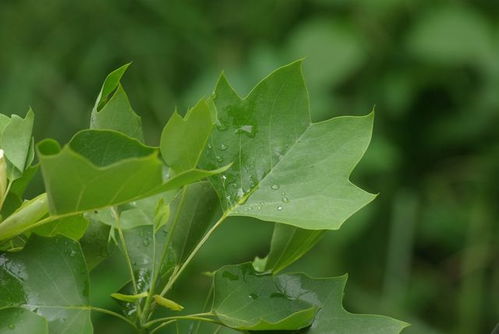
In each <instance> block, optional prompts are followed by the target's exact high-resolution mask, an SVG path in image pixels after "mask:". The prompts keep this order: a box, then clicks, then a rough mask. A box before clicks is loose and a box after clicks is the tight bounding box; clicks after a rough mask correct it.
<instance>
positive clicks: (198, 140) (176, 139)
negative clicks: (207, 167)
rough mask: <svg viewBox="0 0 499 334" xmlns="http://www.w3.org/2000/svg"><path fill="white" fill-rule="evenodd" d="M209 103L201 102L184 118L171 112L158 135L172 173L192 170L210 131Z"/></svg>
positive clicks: (164, 157) (163, 154)
mask: <svg viewBox="0 0 499 334" xmlns="http://www.w3.org/2000/svg"><path fill="white" fill-rule="evenodd" d="M212 127H213V125H212V121H211V113H210V107H209V105H208V101H207V100H205V99H203V100H201V101H199V103H198V104H197V105H196V106H194V108H192V109H190V110H189V111H188V112H187V114H186V115H185V117H184V118H182V116H180V115H179V114H177V112H174V113H173V115H172V116H171V117H170V120H169V121H168V123H167V124H166V126H165V127H164V129H163V132H162V134H161V146H160V147H161V155H162V156H163V159H165V161H166V163H167V165H168V166H170V168H171V169H172V170H173V171H175V173H181V172H183V171H186V170H189V169H192V168H195V167H196V166H197V164H198V161H199V158H200V157H201V153H202V152H203V149H204V147H205V145H206V142H207V141H208V137H209V136H210V134H211V130H212Z"/></svg>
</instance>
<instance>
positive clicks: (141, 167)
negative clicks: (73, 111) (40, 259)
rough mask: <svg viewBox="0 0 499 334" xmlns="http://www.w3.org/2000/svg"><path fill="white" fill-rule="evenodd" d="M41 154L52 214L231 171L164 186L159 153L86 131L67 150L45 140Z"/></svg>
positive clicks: (117, 136) (199, 173)
mask: <svg viewBox="0 0 499 334" xmlns="http://www.w3.org/2000/svg"><path fill="white" fill-rule="evenodd" d="M38 154H39V158H40V165H41V169H42V175H43V178H44V182H45V187H46V189H47V195H48V199H49V205H50V212H51V214H53V215H61V214H66V213H79V212H83V211H87V210H92V209H100V208H105V207H108V206H112V205H118V204H123V203H126V202H130V201H133V200H138V199H141V198H144V197H148V196H152V195H154V194H158V193H162V192H166V191H169V190H175V189H178V188H181V187H182V186H184V185H186V184H189V183H193V182H196V181H199V180H200V179H203V178H206V177H208V176H210V175H214V174H217V173H220V172H222V171H224V170H226V169H227V168H228V166H227V167H223V168H221V169H218V170H213V171H205V170H199V169H191V170H189V171H186V172H184V173H181V174H178V175H175V176H174V177H173V178H171V179H168V180H167V181H166V182H163V164H162V162H161V161H160V160H159V159H158V156H157V155H158V152H157V150H156V149H155V148H152V147H149V146H145V145H143V144H141V143H140V142H138V141H137V140H135V139H132V138H130V137H127V136H125V135H123V134H121V133H119V132H116V131H112V130H84V131H81V132H79V133H78V134H76V135H75V136H74V137H73V139H72V140H71V141H70V143H69V144H68V145H66V146H64V147H63V148H62V149H61V148H60V146H59V144H58V143H57V142H55V141H54V140H44V141H42V142H41V143H39V144H38Z"/></svg>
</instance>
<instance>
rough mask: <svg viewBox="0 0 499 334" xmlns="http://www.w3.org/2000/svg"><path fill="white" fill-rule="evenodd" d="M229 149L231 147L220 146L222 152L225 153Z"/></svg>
mask: <svg viewBox="0 0 499 334" xmlns="http://www.w3.org/2000/svg"><path fill="white" fill-rule="evenodd" d="M228 148H229V147H228V146H227V145H225V144H222V145H220V151H225V150H227V149H228Z"/></svg>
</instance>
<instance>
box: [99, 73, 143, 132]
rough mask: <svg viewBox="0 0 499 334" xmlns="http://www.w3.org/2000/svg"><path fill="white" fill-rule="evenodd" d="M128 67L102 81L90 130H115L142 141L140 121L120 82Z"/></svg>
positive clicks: (110, 74)
mask: <svg viewBox="0 0 499 334" xmlns="http://www.w3.org/2000/svg"><path fill="white" fill-rule="evenodd" d="M128 66H130V64H126V65H123V66H121V67H120V68H118V69H116V70H114V71H113V72H111V73H109V75H108V76H107V77H106V79H105V80H104V83H103V85H102V88H101V90H100V92H99V95H98V96H97V100H96V101H95V106H94V108H93V109H92V115H91V118H90V128H91V129H109V130H116V131H119V132H122V133H124V134H126V135H128V136H130V137H132V138H136V139H138V140H140V141H143V140H144V135H143V133H142V121H141V119H140V116H139V115H137V114H136V113H135V112H134V111H133V109H132V107H131V105H130V101H128V96H127V94H126V92H125V90H124V89H123V86H122V85H121V82H120V80H121V77H122V76H123V74H125V72H126V70H127V69H128Z"/></svg>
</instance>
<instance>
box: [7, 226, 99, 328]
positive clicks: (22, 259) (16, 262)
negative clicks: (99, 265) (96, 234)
mask: <svg viewBox="0 0 499 334" xmlns="http://www.w3.org/2000/svg"><path fill="white" fill-rule="evenodd" d="M0 281H1V282H2V284H0V309H3V308H9V307H21V308H24V309H26V310H30V311H33V312H35V313H36V314H38V315H39V316H41V317H43V318H45V319H46V320H47V321H48V326H49V333H51V334H52V333H53V334H63V333H82V334H87V333H88V334H90V333H92V323H91V321H90V310H89V306H88V298H89V279H88V273H87V269H86V265H85V259H84V258H83V254H82V253H81V249H80V246H79V245H78V243H77V242H75V241H72V240H69V239H66V238H64V237H55V238H44V237H38V236H32V237H31V238H30V240H29V242H28V243H27V244H26V247H25V248H24V249H23V250H22V251H21V252H18V253H3V254H1V253H0ZM23 320H24V319H22V318H19V321H23ZM12 324H13V325H14V326H15V327H17V326H22V325H23V324H22V322H16V323H12ZM42 326H43V322H38V327H37V329H38V330H41V329H43V327H42ZM33 332H34V331H33ZM25 333H32V332H31V331H29V332H25Z"/></svg>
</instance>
